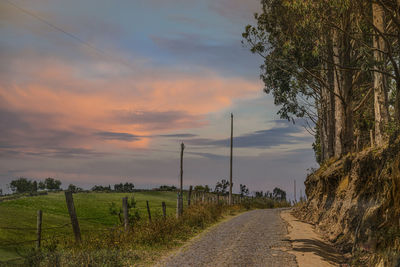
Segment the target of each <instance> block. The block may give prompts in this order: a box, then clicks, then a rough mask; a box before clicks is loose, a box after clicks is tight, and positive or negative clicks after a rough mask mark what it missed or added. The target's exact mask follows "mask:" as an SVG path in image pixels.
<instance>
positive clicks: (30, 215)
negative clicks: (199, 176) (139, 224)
mask: <svg viewBox="0 0 400 267" xmlns="http://www.w3.org/2000/svg"><path fill="white" fill-rule="evenodd" d="M125 196H128V197H129V198H130V197H131V196H132V193H79V194H74V203H75V209H76V212H77V216H78V220H79V223H80V228H81V232H82V237H83V239H85V237H86V236H88V235H89V233H91V232H93V231H98V230H101V229H106V228H110V227H112V226H115V225H117V224H119V219H118V216H117V215H111V214H110V212H109V207H110V204H111V203H113V202H114V203H115V204H116V205H117V208H122V198H123V197H125ZM134 197H135V200H136V207H137V210H138V211H139V214H140V216H141V218H142V219H143V220H147V216H148V215H147V209H146V200H148V201H149V204H150V209H151V213H152V216H157V215H161V214H162V209H161V203H162V201H165V203H166V206H167V213H168V214H173V213H175V208H176V193H175V192H159V191H143V192H135V193H134ZM37 210H42V211H43V225H42V228H43V229H44V230H43V234H42V236H43V239H52V238H54V237H56V236H63V238H66V239H72V237H73V234H72V228H71V226H70V225H68V226H66V227H64V228H60V229H46V228H50V227H56V226H60V225H63V224H67V223H69V222H70V219H69V215H68V212H67V206H66V202H65V196H64V193H63V192H58V193H49V194H48V195H43V196H35V197H22V198H19V199H15V200H10V201H4V202H1V203H0V228H1V227H16V228H31V230H9V229H0V261H4V260H8V259H11V258H16V257H18V254H17V252H16V248H17V250H18V249H23V248H28V247H33V246H34V243H27V244H19V245H15V246H8V244H9V243H14V242H23V241H29V240H34V239H35V238H36V230H35V228H36V216H37V215H36V214H37Z"/></svg>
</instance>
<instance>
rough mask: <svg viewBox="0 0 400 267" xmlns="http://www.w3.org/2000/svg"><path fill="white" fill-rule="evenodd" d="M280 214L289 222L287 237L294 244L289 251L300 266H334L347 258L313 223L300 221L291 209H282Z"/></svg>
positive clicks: (339, 264)
mask: <svg viewBox="0 0 400 267" xmlns="http://www.w3.org/2000/svg"><path fill="white" fill-rule="evenodd" d="M280 216H281V218H282V219H283V220H284V221H285V222H286V223H287V224H288V235H287V237H288V239H289V240H290V242H291V244H292V249H291V250H290V251H287V252H288V253H290V254H292V255H295V256H296V260H297V263H298V265H299V267H314V266H320V267H332V266H341V264H342V263H344V262H345V258H344V257H343V256H342V255H341V254H339V253H338V252H337V251H336V250H335V248H334V247H333V246H332V245H330V244H329V243H328V242H326V241H325V240H324V239H323V238H322V237H321V236H320V235H319V234H318V233H317V232H316V231H315V230H314V228H313V226H312V225H311V224H308V223H304V222H301V221H299V220H298V219H297V218H295V217H294V216H293V215H292V214H291V210H284V211H282V212H281V214H280ZM344 266H346V265H344Z"/></svg>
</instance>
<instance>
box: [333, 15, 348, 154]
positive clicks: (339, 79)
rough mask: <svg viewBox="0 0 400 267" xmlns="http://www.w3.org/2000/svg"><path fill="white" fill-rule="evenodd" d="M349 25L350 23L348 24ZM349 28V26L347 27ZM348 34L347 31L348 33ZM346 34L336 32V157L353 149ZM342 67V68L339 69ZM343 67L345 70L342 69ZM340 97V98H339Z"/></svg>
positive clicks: (334, 49)
mask: <svg viewBox="0 0 400 267" xmlns="http://www.w3.org/2000/svg"><path fill="white" fill-rule="evenodd" d="M347 23H349V22H347ZM345 26H347V27H344V28H348V26H349V24H347V25H345ZM346 32H347V31H346ZM350 41H351V40H350V37H349V36H347V35H346V34H343V35H339V34H338V31H337V30H334V44H333V52H334V62H335V65H336V66H335V75H334V76H335V79H334V87H335V94H336V95H335V148H334V150H335V156H336V157H341V156H342V155H345V154H347V153H349V152H350V151H351V149H352V147H353V94H352V91H353V89H352V86H353V71H351V68H350V67H351V66H350V62H351V42H350ZM338 66H340V67H338ZM341 66H343V68H342V67H341ZM338 96H340V97H338Z"/></svg>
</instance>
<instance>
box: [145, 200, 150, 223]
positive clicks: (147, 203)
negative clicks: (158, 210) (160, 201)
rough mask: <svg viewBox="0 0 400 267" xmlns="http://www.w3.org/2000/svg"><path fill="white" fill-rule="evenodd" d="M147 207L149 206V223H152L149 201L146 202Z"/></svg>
mask: <svg viewBox="0 0 400 267" xmlns="http://www.w3.org/2000/svg"><path fill="white" fill-rule="evenodd" d="M146 206H147V213H148V214H149V222H151V213H150V206H149V201H148V200H146Z"/></svg>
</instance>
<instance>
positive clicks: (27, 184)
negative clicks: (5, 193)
mask: <svg viewBox="0 0 400 267" xmlns="http://www.w3.org/2000/svg"><path fill="white" fill-rule="evenodd" d="M9 186H10V189H11V191H12V192H13V193H31V192H37V191H38V190H49V191H57V190H61V181H59V180H57V179H54V178H51V177H49V178H46V179H45V180H44V181H39V182H37V181H35V180H30V179H27V178H24V177H21V178H18V179H16V180H13V181H11V183H10V184H9Z"/></svg>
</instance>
